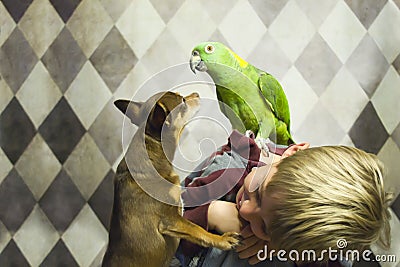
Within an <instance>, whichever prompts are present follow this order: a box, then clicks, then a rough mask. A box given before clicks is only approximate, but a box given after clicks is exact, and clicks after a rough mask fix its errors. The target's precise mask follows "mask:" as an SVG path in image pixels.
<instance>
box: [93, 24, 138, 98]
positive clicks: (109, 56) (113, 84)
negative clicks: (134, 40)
mask: <svg viewBox="0 0 400 267" xmlns="http://www.w3.org/2000/svg"><path fill="white" fill-rule="evenodd" d="M90 61H91V62H92V64H93V66H94V67H95V68H96V70H97V72H98V73H99V74H100V76H101V78H103V80H104V82H105V83H106V84H107V86H108V88H110V90H111V91H112V92H115V90H116V89H117V88H118V86H119V85H120V84H121V82H122V81H123V79H124V78H125V77H126V75H127V74H128V73H129V72H130V70H131V69H132V68H133V67H134V66H135V64H136V62H137V61H138V59H137V57H136V56H135V54H134V53H133V51H132V49H131V48H130V47H129V45H128V43H127V42H126V41H125V39H124V38H123V37H122V35H121V34H120V32H119V31H118V30H117V28H115V27H114V28H112V29H111V31H110V32H109V33H108V34H107V36H106V37H105V38H104V40H103V42H102V43H101V44H100V45H99V47H98V48H97V49H96V51H95V52H94V53H93V55H92V56H91V57H90Z"/></svg>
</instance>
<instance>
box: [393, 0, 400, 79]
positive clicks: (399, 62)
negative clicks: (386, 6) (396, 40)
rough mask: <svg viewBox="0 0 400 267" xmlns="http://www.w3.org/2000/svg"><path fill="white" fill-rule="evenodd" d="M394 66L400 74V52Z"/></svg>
mask: <svg viewBox="0 0 400 267" xmlns="http://www.w3.org/2000/svg"><path fill="white" fill-rule="evenodd" d="M399 1H400V0H399ZM392 65H393V67H394V68H395V69H396V71H397V73H398V74H399V75H400V54H399V55H398V56H397V58H396V59H395V60H394V61H393V63H392Z"/></svg>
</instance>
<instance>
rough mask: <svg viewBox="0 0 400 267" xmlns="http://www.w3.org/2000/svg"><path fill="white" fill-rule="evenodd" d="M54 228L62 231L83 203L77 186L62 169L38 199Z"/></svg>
mask: <svg viewBox="0 0 400 267" xmlns="http://www.w3.org/2000/svg"><path fill="white" fill-rule="evenodd" d="M39 205H40V207H41V208H42V210H43V211H44V212H45V213H46V215H47V217H48V218H49V220H50V221H51V222H52V224H53V225H54V228H56V229H57V231H59V232H64V231H65V230H66V229H67V228H68V226H69V224H70V223H71V222H72V220H73V219H74V218H75V217H76V215H77V214H78V213H79V211H80V210H81V209H82V207H83V205H85V200H84V199H83V197H82V195H81V193H80V192H79V190H78V188H77V187H76V186H75V184H74V183H73V182H72V180H71V178H70V177H69V176H68V174H67V173H66V172H65V171H64V170H62V171H61V172H60V173H59V174H58V175H57V177H56V178H55V179H54V181H53V183H52V184H51V185H50V187H49V188H48V189H47V191H46V193H45V194H44V195H43V197H42V198H41V199H40V201H39Z"/></svg>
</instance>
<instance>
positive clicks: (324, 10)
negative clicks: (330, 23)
mask: <svg viewBox="0 0 400 267" xmlns="http://www.w3.org/2000/svg"><path fill="white" fill-rule="evenodd" d="M296 1H297V4H298V5H299V7H300V8H301V9H302V10H303V12H304V13H305V14H306V15H307V17H308V18H309V19H310V21H311V22H312V23H313V24H314V26H315V27H316V28H318V27H319V26H321V24H322V23H323V22H324V20H325V19H326V18H327V17H328V15H329V14H330V13H331V12H332V10H333V8H334V7H335V6H336V4H337V2H338V1H339V0H325V1H323V2H316V1H314V0H296Z"/></svg>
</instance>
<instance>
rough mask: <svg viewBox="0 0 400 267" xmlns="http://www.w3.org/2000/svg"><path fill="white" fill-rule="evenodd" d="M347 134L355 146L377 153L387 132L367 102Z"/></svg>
mask: <svg viewBox="0 0 400 267" xmlns="http://www.w3.org/2000/svg"><path fill="white" fill-rule="evenodd" d="M349 136H350V138H351V140H352V141H353V143H354V145H355V146H356V147H357V148H360V149H363V150H365V151H367V152H370V153H373V154H378V152H379V150H380V149H381V148H382V146H383V145H384V144H385V142H386V140H387V138H388V137H389V134H388V133H387V132H386V130H385V127H384V126H383V124H382V122H381V120H380V119H379V117H378V115H377V114H376V110H375V108H374V107H373V105H372V103H371V102H369V103H368V104H367V105H366V107H365V108H364V110H363V111H362V112H361V114H360V116H359V117H358V118H357V120H356V122H355V123H354V124H353V126H352V127H351V129H350V131H349Z"/></svg>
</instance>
